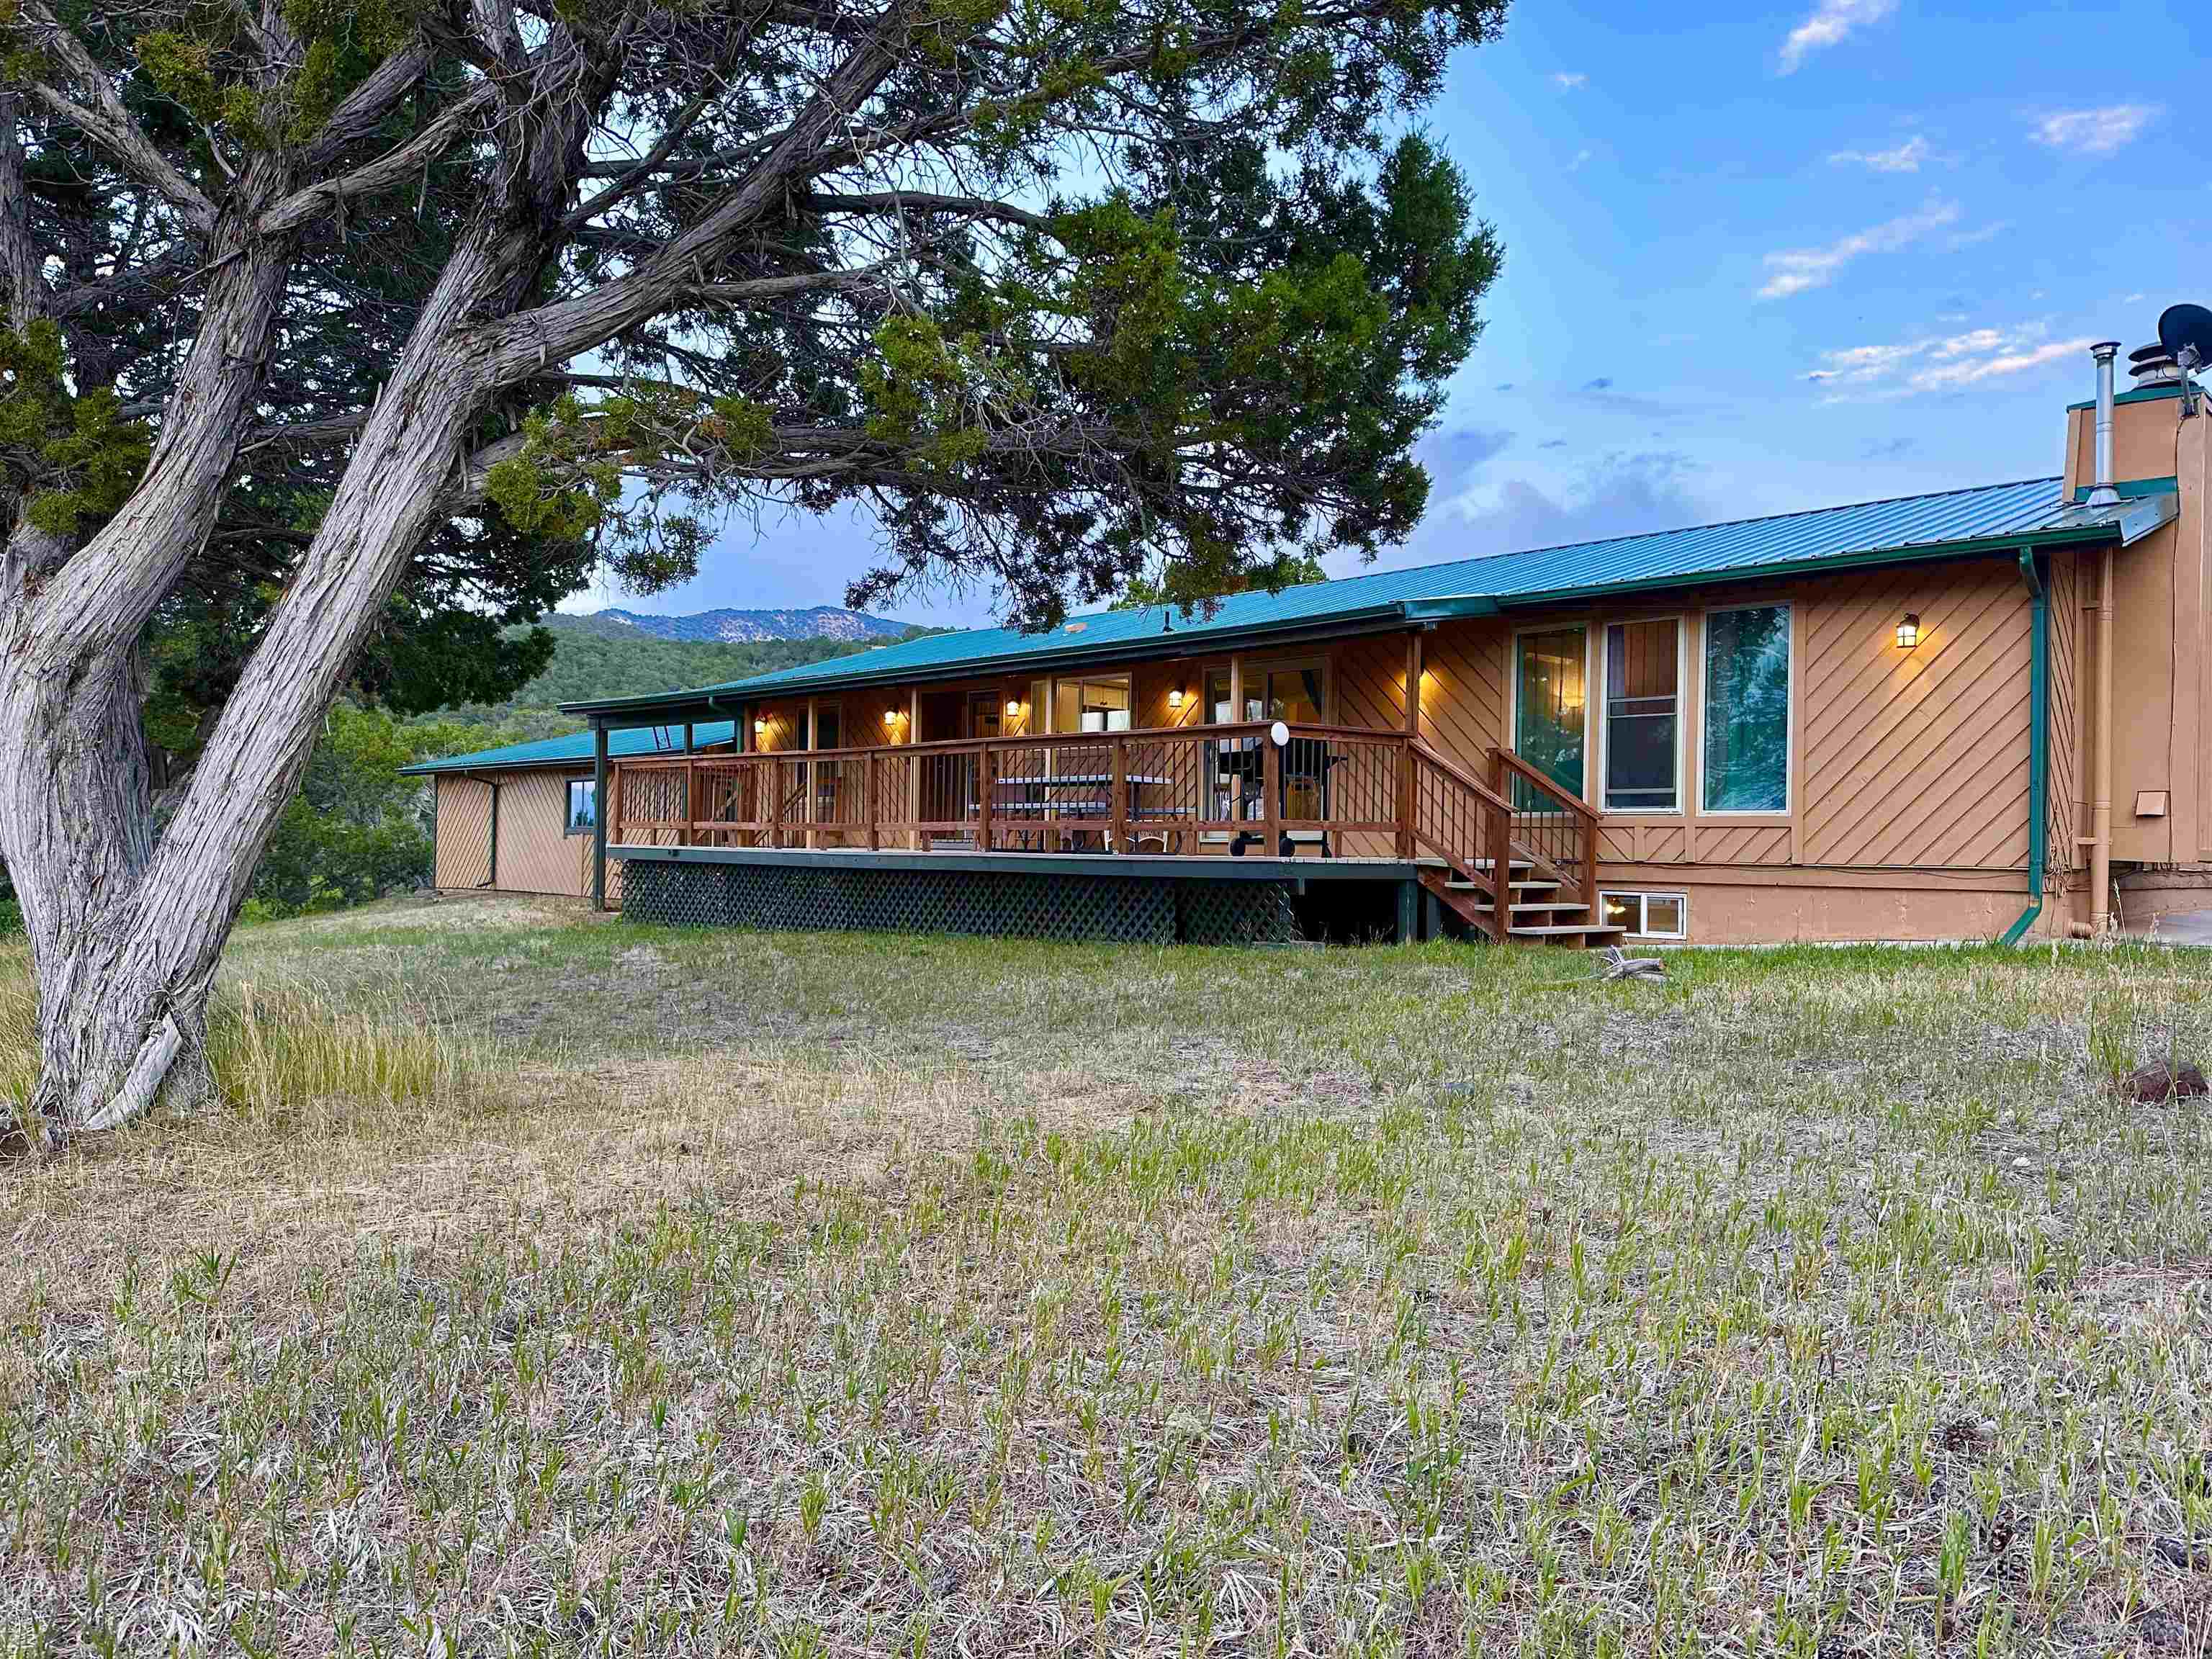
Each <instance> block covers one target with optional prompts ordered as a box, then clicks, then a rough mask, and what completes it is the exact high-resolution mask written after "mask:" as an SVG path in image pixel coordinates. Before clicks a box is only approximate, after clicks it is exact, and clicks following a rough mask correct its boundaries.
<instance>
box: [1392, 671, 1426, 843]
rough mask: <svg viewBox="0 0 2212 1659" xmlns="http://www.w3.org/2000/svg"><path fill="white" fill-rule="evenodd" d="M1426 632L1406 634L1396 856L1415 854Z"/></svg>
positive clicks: (1399, 754) (1399, 753) (1399, 752)
mask: <svg viewBox="0 0 2212 1659" xmlns="http://www.w3.org/2000/svg"><path fill="white" fill-rule="evenodd" d="M1426 639H1427V630H1426V629H1419V628H1416V629H1412V630H1410V631H1409V632H1408V633H1407V635H1406V700H1405V704H1406V706H1405V709H1404V715H1405V723H1406V738H1407V743H1406V746H1405V747H1404V748H1402V749H1401V750H1399V751H1398V856H1399V857H1400V858H1401V859H1409V858H1412V857H1413V854H1414V850H1415V848H1414V840H1413V744H1416V743H1418V742H1419V741H1420V738H1421V668H1422V660H1423V658H1424V655H1425V641H1426Z"/></svg>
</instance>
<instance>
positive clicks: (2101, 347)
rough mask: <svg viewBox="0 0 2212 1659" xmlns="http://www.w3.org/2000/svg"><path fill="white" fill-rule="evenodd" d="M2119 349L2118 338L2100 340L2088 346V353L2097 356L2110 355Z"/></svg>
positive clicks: (2113, 354) (2114, 354)
mask: <svg viewBox="0 0 2212 1659" xmlns="http://www.w3.org/2000/svg"><path fill="white" fill-rule="evenodd" d="M2119 349H2120V343H2119V342H2118V340H2100V341H2098V342H2097V343H2096V344H2094V345H2093V346H2091V347H2090V348H2089V355H2090V356H2092V357H2098V358H2103V357H2111V356H2116V355H2117V354H2118V351H2119Z"/></svg>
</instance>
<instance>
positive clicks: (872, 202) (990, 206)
mask: <svg viewBox="0 0 2212 1659" xmlns="http://www.w3.org/2000/svg"><path fill="white" fill-rule="evenodd" d="M799 205H800V206H801V207H803V208H805V210H807V211H808V212H810V213H957V214H959V215H962V216H964V217H966V218H969V219H1002V220H1004V221H1006V222H1007V223H1008V224H1013V225H1020V226H1021V227H1023V228H1024V229H1027V230H1034V231H1036V232H1039V233H1040V234H1044V235H1050V234H1052V221H1051V220H1050V219H1049V218H1048V217H1047V216H1045V215H1043V214H1042V213H1032V212H1030V210H1028V209H1027V208H1020V207H1016V206H1015V205H1014V204H1012V202H994V201H992V200H991V199H990V198H989V197H983V196H946V195H943V194H940V193H939V192H938V191H927V190H884V191H870V192H867V193H865V194H861V195H847V196H838V195H827V194H822V193H818V192H817V193H815V194H811V195H807V196H802V197H799Z"/></svg>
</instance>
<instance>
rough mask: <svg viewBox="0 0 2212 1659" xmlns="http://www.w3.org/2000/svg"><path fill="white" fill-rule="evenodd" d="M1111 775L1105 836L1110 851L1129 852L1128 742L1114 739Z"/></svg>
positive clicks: (1124, 739) (1107, 796)
mask: <svg viewBox="0 0 2212 1659" xmlns="http://www.w3.org/2000/svg"><path fill="white" fill-rule="evenodd" d="M1112 753H1113V757H1114V765H1113V775H1112V776H1111V778H1110V779H1109V781H1108V783H1107V793H1106V814H1107V817H1106V823H1107V829H1106V836H1107V839H1108V841H1109V842H1111V843H1112V850H1113V851H1115V852H1116V853H1126V852H1127V851H1128V850H1129V740H1128V738H1115V739H1114V742H1113V745H1112Z"/></svg>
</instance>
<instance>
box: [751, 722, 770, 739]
mask: <svg viewBox="0 0 2212 1659" xmlns="http://www.w3.org/2000/svg"><path fill="white" fill-rule="evenodd" d="M753 735H754V736H755V737H757V738H764V737H766V736H767V735H768V722H767V721H766V720H760V719H757V718H756V719H755V720H754V721H753Z"/></svg>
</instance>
